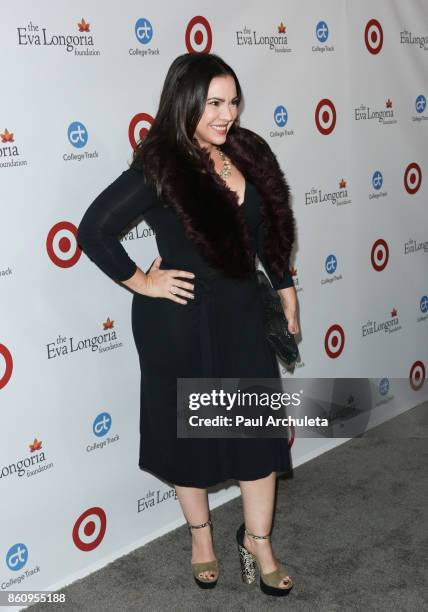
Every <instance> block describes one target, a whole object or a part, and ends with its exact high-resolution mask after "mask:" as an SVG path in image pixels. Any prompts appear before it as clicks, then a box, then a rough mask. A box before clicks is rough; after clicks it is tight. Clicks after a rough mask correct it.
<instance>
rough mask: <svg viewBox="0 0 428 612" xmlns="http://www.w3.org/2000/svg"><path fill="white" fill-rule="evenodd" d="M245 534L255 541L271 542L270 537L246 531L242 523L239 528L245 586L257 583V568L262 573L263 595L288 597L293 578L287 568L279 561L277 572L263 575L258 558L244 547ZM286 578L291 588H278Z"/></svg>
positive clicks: (239, 549)
mask: <svg viewBox="0 0 428 612" xmlns="http://www.w3.org/2000/svg"><path fill="white" fill-rule="evenodd" d="M245 533H246V534H247V536H249V537H251V538H253V539H255V540H270V535H266V536H257V535H254V533H250V532H249V531H247V530H246V529H245V524H244V523H242V525H241V526H240V527H239V529H238V531H237V532H236V540H237V542H238V551H239V560H240V564H241V574H242V580H243V582H244V583H245V584H252V583H253V582H255V580H256V567H257V568H258V570H259V573H260V589H261V590H262V591H263V593H265V594H266V595H274V596H276V597H283V596H284V595H288V594H289V592H290V591H291V589H292V588H293V581H292V579H291V576H290V575H289V574H288V570H287V568H286V567H285V566H284V565H283V564H282V563H281V562H280V561H277V564H278V567H277V568H276V570H274V571H273V572H269V573H267V574H262V571H261V569H260V564H259V562H258V560H257V557H256V556H255V555H254V554H253V553H251V552H250V551H249V550H247V549H246V548H245V546H244V534H245ZM284 578H285V579H287V578H288V582H289V586H288V587H283V588H280V587H278V586H277V585H278V583H279V582H281V579H284Z"/></svg>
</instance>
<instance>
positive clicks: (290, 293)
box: [278, 287, 300, 334]
mask: <svg viewBox="0 0 428 612" xmlns="http://www.w3.org/2000/svg"><path fill="white" fill-rule="evenodd" d="M278 293H279V295H280V297H281V301H282V307H283V309H284V314H285V318H286V319H287V321H288V331H289V332H290V334H298V333H299V332H300V328H299V323H298V320H297V318H298V317H297V294H296V290H295V288H294V287H287V288H286V289H280V290H279V291H278Z"/></svg>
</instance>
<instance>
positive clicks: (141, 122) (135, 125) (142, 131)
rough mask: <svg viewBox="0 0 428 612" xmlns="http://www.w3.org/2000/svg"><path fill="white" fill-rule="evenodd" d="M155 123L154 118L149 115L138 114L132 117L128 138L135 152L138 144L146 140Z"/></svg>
mask: <svg viewBox="0 0 428 612" xmlns="http://www.w3.org/2000/svg"><path fill="white" fill-rule="evenodd" d="M153 121H154V119H153V117H152V116H151V115H149V114H148V113H137V114H136V115H134V117H132V119H131V123H130V124H129V128H128V138H129V142H130V143H131V147H132V148H133V149H134V150H135V149H136V148H137V144H138V142H139V141H140V140H144V138H145V136H146V134H147V132H148V131H149V129H150V128H151V126H152V123H153Z"/></svg>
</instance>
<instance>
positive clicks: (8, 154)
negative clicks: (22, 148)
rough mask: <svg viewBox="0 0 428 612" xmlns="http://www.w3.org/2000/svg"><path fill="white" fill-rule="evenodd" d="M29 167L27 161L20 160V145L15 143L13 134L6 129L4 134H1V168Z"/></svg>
mask: <svg viewBox="0 0 428 612" xmlns="http://www.w3.org/2000/svg"><path fill="white" fill-rule="evenodd" d="M27 165H28V162H27V160H26V159H22V158H20V153H19V149H18V145H17V144H16V142H15V136H14V134H13V132H9V130H8V129H7V128H5V129H4V131H3V132H0V168H11V167H12V166H27Z"/></svg>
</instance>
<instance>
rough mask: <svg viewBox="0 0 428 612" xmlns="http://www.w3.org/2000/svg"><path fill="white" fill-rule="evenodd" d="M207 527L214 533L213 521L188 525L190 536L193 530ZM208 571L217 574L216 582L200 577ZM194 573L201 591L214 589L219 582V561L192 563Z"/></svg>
mask: <svg viewBox="0 0 428 612" xmlns="http://www.w3.org/2000/svg"><path fill="white" fill-rule="evenodd" d="M207 525H209V526H210V528H211V533H212V530H213V524H212V522H211V519H208V521H207V522H206V523H202V524H201V525H191V524H190V523H187V526H188V527H189V532H190V534H192V529H200V528H201V527H206V526H207ZM206 571H209V572H215V573H216V574H217V578H216V579H215V580H214V579H211V578H205V577H203V576H199V574H202V573H203V572H206ZM192 572H193V578H194V579H195V582H196V584H197V585H198V586H199V587H200V588H201V589H213V588H214V587H215V586H216V584H217V581H218V561H217V559H214V561H202V562H201V563H192Z"/></svg>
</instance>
